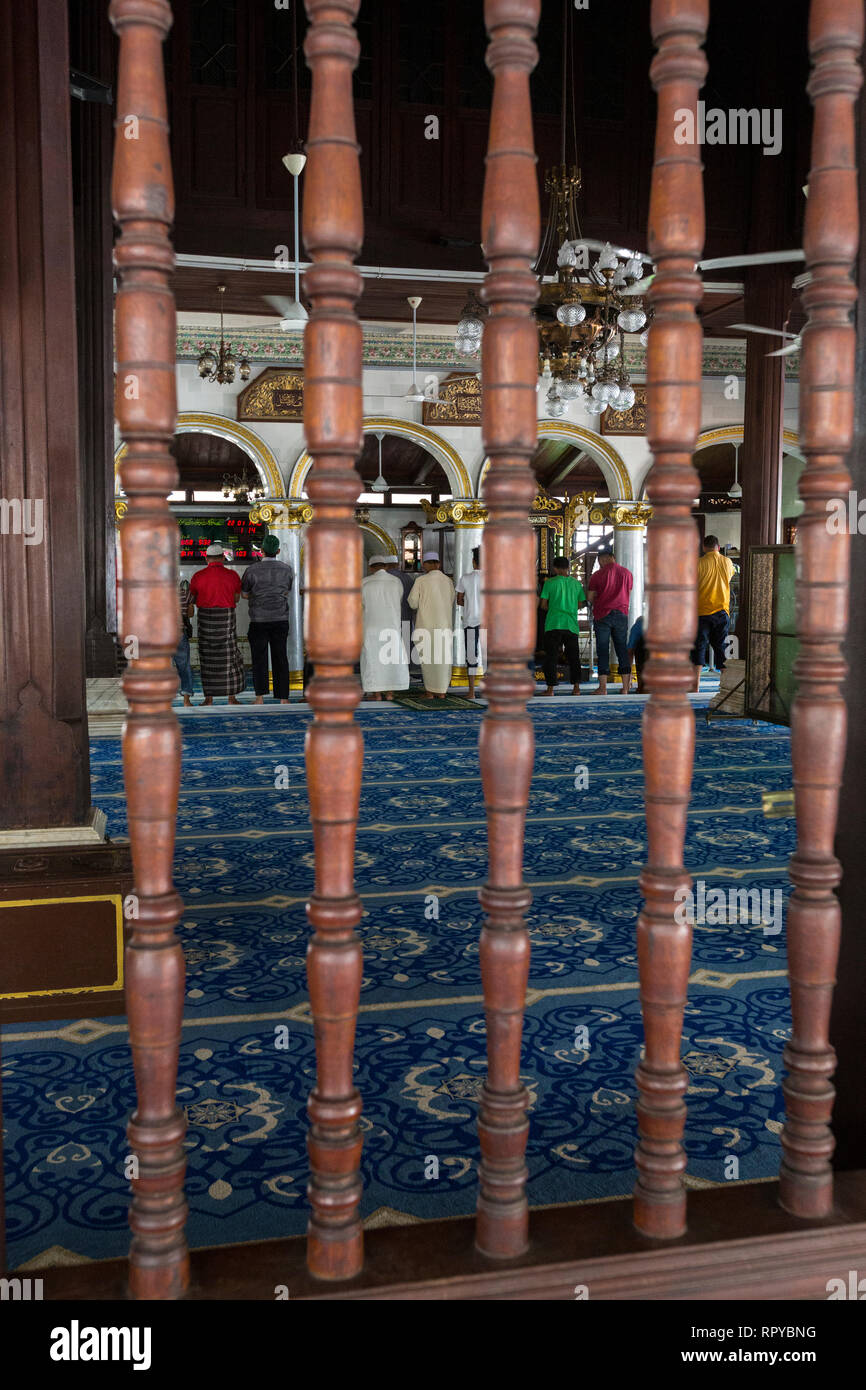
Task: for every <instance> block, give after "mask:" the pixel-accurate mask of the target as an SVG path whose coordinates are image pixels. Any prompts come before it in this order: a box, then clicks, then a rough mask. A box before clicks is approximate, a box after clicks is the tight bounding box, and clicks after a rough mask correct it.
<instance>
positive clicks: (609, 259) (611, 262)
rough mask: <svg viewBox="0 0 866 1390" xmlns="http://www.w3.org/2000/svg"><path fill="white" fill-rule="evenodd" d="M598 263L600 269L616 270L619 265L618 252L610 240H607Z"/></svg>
mask: <svg viewBox="0 0 866 1390" xmlns="http://www.w3.org/2000/svg"><path fill="white" fill-rule="evenodd" d="M596 265H597V266H598V269H599V270H616V268H617V266H618V265H619V260H618V258H617V254H616V252H615V251H614V250H613V248H612V247H611V244H610V242H609V241H606V242H605V243H604V246H603V247H602V250H601V255H600V256H599V258H598V261H597V262H596Z"/></svg>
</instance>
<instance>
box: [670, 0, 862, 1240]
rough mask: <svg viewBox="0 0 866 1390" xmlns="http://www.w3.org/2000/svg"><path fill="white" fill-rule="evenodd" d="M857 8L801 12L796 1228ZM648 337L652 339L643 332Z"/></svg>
mask: <svg viewBox="0 0 866 1390" xmlns="http://www.w3.org/2000/svg"><path fill="white" fill-rule="evenodd" d="M862 43H863V4H862V0H813V3H812V6H811V10H810V16H809V47H810V52H811V57H812V64H813V69H812V76H811V79H810V81H809V95H810V96H811V98H812V102H813V105H814V111H815V114H814V125H813V131H812V169H811V172H810V174H809V198H808V201H807V204H806V223H805V231H804V242H803V246H804V250H805V252H806V265H807V268H808V269H809V270H810V271H811V272H812V279H811V282H810V283H809V285H808V286H807V287H806V289H805V290H804V291H803V304H804V306H805V308H806V311H807V313H808V316H809V317H808V323H807V324H806V327H805V328H804V330H803V346H802V349H801V354H800V445H801V448H802V449H803V452H804V454H805V456H806V467H805V469H804V471H803V473H802V475H801V477H800V483H799V491H800V497H801V498H802V500H803V502H804V503H805V511H804V512H803V514H802V515H801V516H800V517H799V519H798V521H797V630H798V633H799V637H800V652H799V655H798V657H797V661H796V663H795V666H794V674H795V676H796V679H797V685H798V693H797V696H796V699H795V700H794V705H793V711H792V715H791V757H792V762H793V770H794V800H795V806H796V812H797V849H796V851H795V853H794V855H793V857H792V859H791V863H790V876H791V882H792V883H793V885H794V891H793V893H792V895H791V898H790V901H789V903H788V973H789V978H790V982H791V1012H792V1016H793V1029H792V1034H791V1041H790V1042H789V1043H788V1045H787V1046H786V1048H785V1052H784V1062H785V1066H786V1068H787V1076H786V1078H785V1081H784V1083H783V1089H784V1094H785V1106H786V1116H787V1118H786V1121H785V1126H784V1129H783V1131H782V1150H783V1157H782V1165H781V1170H780V1178H779V1200H780V1201H781V1204H782V1206H783V1207H785V1208H786V1209H787V1210H788V1211H790V1212H793V1213H794V1215H795V1216H803V1217H822V1216H827V1215H828V1214H829V1213H830V1211H831V1210H832V1207H833V1175H832V1171H831V1168H830V1158H831V1155H832V1153H833V1147H834V1142H833V1135H832V1133H831V1130H830V1119H831V1116H832V1111H833V1099H834V1096H835V1091H834V1089H833V1086H832V1085H831V1082H830V1078H831V1077H832V1075H833V1072H834V1070H835V1067H836V1055H835V1052H834V1050H833V1048H832V1047H831V1045H830V1041H829V1024H830V1007H831V1003H832V999H833V985H834V983H835V974H836V965H837V961H838V956H839V933H840V928H841V913H840V908H839V901H838V899H837V897H836V894H835V891H834V890H835V888H836V886H837V884H838V883H839V880H840V878H841V869H840V865H839V863H838V861H837V859H836V857H835V855H834V853H833V848H834V841H835V836H836V821H837V815H838V806H839V787H840V784H841V780H842V767H843V762H844V758H845V741H846V709H845V702H844V700H843V698H842V682H843V680H844V678H845V674H846V672H847V665H846V663H845V661H844V659H843V656H842V643H843V642H844V640H845V633H846V629H847V625H848V545H849V538H848V534H847V530H845V531H841V530H840V531H838V532H837V531H835V530H831V529H830V527H829V525H828V519H829V516H828V508H827V503H828V502H830V501H831V500H832V499H834V498H839V499H842V501H843V502H844V504H845V507H846V510H847V505H848V489H849V488H850V486H851V478H850V475H849V473H848V470H847V468H846V466H845V458H846V455H847V453H848V451H849V450H850V448H851V444H852V441H853V430H854V347H855V329H854V326H853V324H852V322H851V309H852V308H853V306H854V304H855V303H856V301H857V290H856V287H855V285H854V283H853V280H852V278H851V272H852V269H853V266H854V260H855V257H856V254H857V248H858V242H859V218H858V203H857V164H856V133H855V119H854V104H855V101H856V99H857V95H858V93H859V91H860V86H861V82H862V73H861V69H860V64H859V61H858V58H859V53H860V49H861V46H862ZM653 332H655V329H654V330H653Z"/></svg>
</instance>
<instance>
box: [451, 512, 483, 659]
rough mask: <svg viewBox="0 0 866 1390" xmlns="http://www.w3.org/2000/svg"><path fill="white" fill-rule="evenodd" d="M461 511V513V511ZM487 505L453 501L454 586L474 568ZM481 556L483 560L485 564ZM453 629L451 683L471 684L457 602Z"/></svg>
mask: <svg viewBox="0 0 866 1390" xmlns="http://www.w3.org/2000/svg"><path fill="white" fill-rule="evenodd" d="M458 513H459V515H458ZM486 520H487V508H486V507H485V506H483V504H482V503H480V502H462V503H461V502H455V504H454V587H455V589H456V588H457V582H458V580H459V579H460V578H461V577H462V576H463V575H464V574H469V573H470V572H471V570H472V552H473V550H474V549H475V547H476V545H481V543H482V538H483V536H484V523H485V521H486ZM483 563H484V562H483V560H482V564H483ZM455 613H456V616H455V619H454V630H455V634H456V641H455V650H454V670H453V673H452V676H451V684H452V685H458V686H462V685H468V684H469V678H468V676H467V674H466V642H465V639H464V637H463V609H462V608H461V607H460V606H459V605H455Z"/></svg>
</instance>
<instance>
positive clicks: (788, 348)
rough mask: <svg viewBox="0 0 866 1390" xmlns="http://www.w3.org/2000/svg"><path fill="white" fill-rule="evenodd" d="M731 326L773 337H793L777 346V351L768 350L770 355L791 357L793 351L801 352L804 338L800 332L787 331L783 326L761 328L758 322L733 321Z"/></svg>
mask: <svg viewBox="0 0 866 1390" xmlns="http://www.w3.org/2000/svg"><path fill="white" fill-rule="evenodd" d="M731 327H732V328H742V329H743V331H744V332H746V333H766V334H767V335H768V336H769V337H772V338H790V339H791V341H790V342H789V343H786V344H785V346H784V347H780V348H777V349H776V351H775V352H768V353H767V356H768V357H791V356H792V355H793V353H795V352H799V351H800V348H801V346H802V338H801V335H800V334H799V333H787V332H785V330H784V329H781V328H761V327H760V325H759V324H757V323H732V324H731Z"/></svg>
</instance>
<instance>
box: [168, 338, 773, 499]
mask: <svg viewBox="0 0 866 1390" xmlns="http://www.w3.org/2000/svg"><path fill="white" fill-rule="evenodd" d="M262 365H263V364H261V363H253V364H252V373H251V376H252V377H255V376H257V375H258V374H259V372H260V371H261V370H262ZM473 365H474V364H473ZM446 374H447V373H442V375H446ZM426 375H427V372H426V371H424V370H423V369H422V368H420V367H419V369H418V377H419V384H421V385H423V381H424V378H425V376H426ZM411 376H412V374H411V372H410V371H408V372H407V371H405V370H402V369H401V370H397V369H395V368H391V367H370V368H365V370H364V375H363V383H364V415H365V417H366V418H370V417H373V416H389V417H391V418H393V419H399V420H406V421H411V422H413V423H414V424H417V425H420V424H421V412H422V406H421V404H420V403H419V402H412V401H407V400H406V399H405V393H406V391H407V390H408V389H409V386H410V384H411ZM726 383H728V379H727V378H725V377H705V378H704V381H703V392H702V406H701V430H706V429H713V428H716V427H718V426H720V425H734V424H741V423H742V421H743V410H744V396H745V382H744V381H743V382H739V396H738V397H737V398H735V399H728V398H727V396H726V394H725V392H726V389H727V390H728V392H729V393H730V389H731V388H730V385H729V384H727V385H726ZM242 389H243V383H241V382H235V383H234V385H232V386H219V385H218V384H212V383H206V382H203V381H202V380H201V378H200V377H199V375H198V371H197V368H196V366H195V363H192V362H182V363H179V364H178V367H177V390H178V411H179V412H181V413H185V412H195V413H208V414H213V415H222V416H225V417H227V418H228V419H229V420H232V421H235V420H236V419H237V396H238V394H239V392H240V391H241V390H242ZM798 399H799V388H798V384H797V382H787V383H786V386H785V399H784V423H785V427H786V428H787V429H792V430H795V431H796V429H797V408H798ZM539 409H540V410H541V409H542V402H541V399H540V398H539ZM544 418H545V417H543V416H542V417H541V418H540V419H539V425H540V426H541V424H542V420H543V419H544ZM550 423H554V422H552V421H551V422H550ZM560 423H570V424H574V425H579V426H581V428H582V429H585V430H587V431H589V432H590V433H592V434H599V430H598V419H597V417H594V416H590V415H587V414H586V412H585V411H584V410H583V409H582V408H581V405H580V402H578V401H573V402H571V403H570V405H569V408H568V411H567V412H566V414H565V415H564V416H563V417H562V421H561V422H560ZM246 428H248V429H250V430H252V432H253V433H254V434H256V435H258V436H259V437H260V438H261V439H262V440H264V442H265V443H266V444H267V445H268V447H269V448H270V450H271V452H272V453H273V454H274V456H275V458H276V460H277V464H278V467H279V469H280V473H281V476H282V479H283V485H284V488H285V486H286V485H287V483H288V481H289V478H290V476H291V473H292V469H293V468H294V465H295V463H296V462H297V460H298V458H299V457H300V455H301V454H302V453H303V451H304V447H305V444H304V431H303V426H302V425H300V424H287V423H283V422H279V423H267V422H263V421H255V422H248V423H247V425H246ZM432 433H433V434H434V435H437V436H438V437H439V438H441V439H442V440H443V442H444V443H446V444H448V445H450V446H451V447H452V448H453V449H454V450H456V452H457V454H458V455H459V456H460V458H461V460H462V462H463V464H464V466H465V468H466V470H467V472H468V474H469V479H470V487H471V495H473V496H477V492H478V478H479V475H480V473H481V469H482V466H483V464H484V459H485V454H484V449H483V446H482V442H481V429H480V427H479V426H461V427H452V426H441V427H439V428H436V429H434V430H432ZM603 439H604V442H605V443H606V444H607V445H608V446H610V447H612V448H613V449H615V450H616V452H617V453H618V454H619V456H620V457H621V459H622V461H623V463H624V465H625V468H626V471H627V473H628V475H629V478H630V480H631V484H632V491H633V494H634V496H635V497H639V496H640V494H641V490H642V488H643V485H644V482H645V480H646V475H647V473H648V471H649V468H650V465H651V463H652V458H651V455H650V451H649V445H648V443H647V440H646V437H645V436H643V435H605V436H603ZM457 495H460V494H459V492H458V494H457ZM395 510H396V509H395ZM415 515H417V512H416V513H415Z"/></svg>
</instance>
